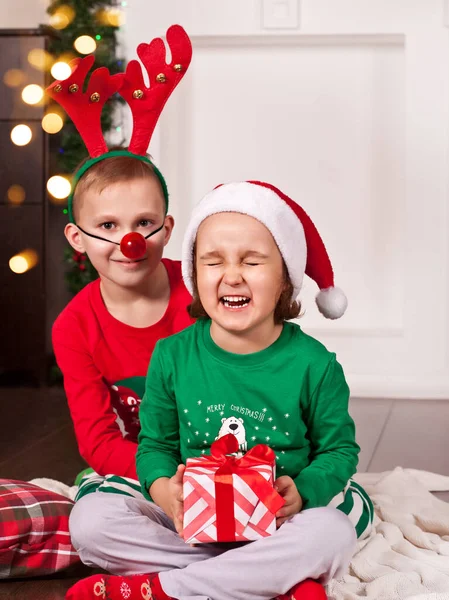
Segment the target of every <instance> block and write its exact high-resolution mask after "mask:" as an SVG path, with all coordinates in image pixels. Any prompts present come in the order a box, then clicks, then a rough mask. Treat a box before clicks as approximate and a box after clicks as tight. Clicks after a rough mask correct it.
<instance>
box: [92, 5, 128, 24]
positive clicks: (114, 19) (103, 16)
mask: <svg viewBox="0 0 449 600" xmlns="http://www.w3.org/2000/svg"><path fill="white" fill-rule="evenodd" d="M96 18H97V21H98V22H99V23H101V24H102V25H106V26H109V27H121V25H123V23H124V22H125V17H124V14H123V11H121V10H120V9H119V8H109V9H101V10H99V11H98V12H97V13H96Z"/></svg>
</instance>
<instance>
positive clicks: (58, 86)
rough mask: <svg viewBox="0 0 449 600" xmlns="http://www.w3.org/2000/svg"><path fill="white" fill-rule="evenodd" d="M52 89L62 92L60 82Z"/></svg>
mask: <svg viewBox="0 0 449 600" xmlns="http://www.w3.org/2000/svg"><path fill="white" fill-rule="evenodd" d="M53 90H54V91H55V92H56V93H59V92H62V85H61V84H60V83H58V85H55V87H54V88H53Z"/></svg>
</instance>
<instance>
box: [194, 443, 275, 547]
mask: <svg viewBox="0 0 449 600" xmlns="http://www.w3.org/2000/svg"><path fill="white" fill-rule="evenodd" d="M237 451H238V441H237V438H236V437H235V436H234V435H232V434H227V435H225V436H223V437H222V438H220V439H218V440H217V441H215V442H214V443H213V444H212V446H211V454H210V456H200V457H198V458H189V459H187V464H186V470H185V472H184V479H183V492H184V540H185V541H186V542H188V543H190V544H197V543H211V542H248V541H251V540H257V539H259V538H263V537H267V536H269V535H271V534H273V533H274V532H275V531H276V517H275V515H276V513H277V511H278V510H279V509H280V508H281V507H282V506H283V505H284V503H285V502H284V499H283V498H282V497H281V496H280V495H279V494H278V493H277V492H276V490H275V489H274V487H273V484H274V478H275V455H274V452H273V450H271V448H269V447H268V446H266V445H265V444H259V445H257V446H254V448H252V449H251V450H249V451H248V452H247V453H246V454H245V455H243V456H241V457H238V456H235V455H234V454H233V453H236V452H237Z"/></svg>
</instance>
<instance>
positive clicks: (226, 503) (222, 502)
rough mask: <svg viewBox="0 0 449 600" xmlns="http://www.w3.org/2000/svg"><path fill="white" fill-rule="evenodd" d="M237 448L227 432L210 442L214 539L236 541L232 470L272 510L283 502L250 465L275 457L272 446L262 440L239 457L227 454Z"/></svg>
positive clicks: (233, 437)
mask: <svg viewBox="0 0 449 600" xmlns="http://www.w3.org/2000/svg"><path fill="white" fill-rule="evenodd" d="M238 449H239V443H238V441H237V438H236V437H235V435H233V434H232V433H229V434H227V435H225V436H223V437H221V438H220V439H218V440H217V441H215V442H214V443H213V444H212V446H211V456H210V457H208V463H209V464H210V465H211V466H216V465H219V466H218V469H217V471H216V473H215V476H214V482H215V508H216V515H217V521H216V526H217V540H218V541H220V542H232V541H235V518H234V485H233V480H232V475H233V474H236V475H238V476H239V477H241V478H242V479H243V480H244V481H245V482H246V483H247V484H248V485H249V486H250V488H251V489H252V491H253V492H254V493H255V494H256V496H257V497H258V498H259V500H260V501H261V502H263V504H264V505H265V506H266V507H267V508H268V510H269V511H270V512H271V513H272V514H276V513H277V511H278V510H279V509H280V508H281V507H282V506H284V504H285V500H284V499H283V498H282V497H281V496H280V495H279V494H278V493H277V492H276V490H275V489H274V488H273V486H272V484H270V483H269V482H268V481H267V480H266V479H265V478H264V477H263V476H262V475H261V474H260V473H258V472H257V471H256V470H255V469H253V468H251V467H255V466H257V465H270V466H271V465H273V464H274V459H275V455H274V452H273V450H271V448H269V447H268V446H267V445H265V444H258V445H257V446H254V448H251V450H249V451H248V452H247V453H246V454H245V455H244V456H242V457H241V458H236V457H235V456H229V454H231V453H233V452H238ZM203 464H204V463H203Z"/></svg>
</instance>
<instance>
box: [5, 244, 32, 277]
mask: <svg viewBox="0 0 449 600" xmlns="http://www.w3.org/2000/svg"><path fill="white" fill-rule="evenodd" d="M38 262H39V257H38V254H37V252H36V251H35V250H32V249H31V248H27V249H26V250H22V252H20V253H19V254H16V255H15V256H12V257H11V258H10V259H9V268H10V269H11V271H12V272H13V273H17V274H18V275H20V274H22V273H26V272H27V271H29V270H30V269H32V268H33V267H35V266H36V265H37V263H38Z"/></svg>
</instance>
